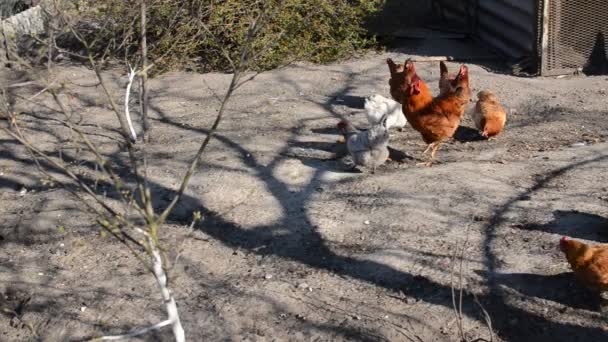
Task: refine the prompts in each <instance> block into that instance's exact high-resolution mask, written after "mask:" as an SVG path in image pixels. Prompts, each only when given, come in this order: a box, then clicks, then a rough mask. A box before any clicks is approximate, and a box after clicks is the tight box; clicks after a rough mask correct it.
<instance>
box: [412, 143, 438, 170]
mask: <svg viewBox="0 0 608 342" xmlns="http://www.w3.org/2000/svg"><path fill="white" fill-rule="evenodd" d="M441 143H442V142H441V141H436V142H433V143H430V144H429V146H428V147H427V148H426V150H424V152H422V154H423V155H424V154H426V153H427V152H428V151H429V150H431V159H430V160H429V161H426V162H423V163H417V164H416V165H418V166H426V167H431V166H432V165H433V162H434V161H435V154H436V153H437V150H439V147H440V146H441Z"/></svg>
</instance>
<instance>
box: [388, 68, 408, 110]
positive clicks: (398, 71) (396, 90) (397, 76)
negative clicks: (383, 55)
mask: <svg viewBox="0 0 608 342" xmlns="http://www.w3.org/2000/svg"><path fill="white" fill-rule="evenodd" d="M386 64H388V70H389V71H390V73H391V78H390V79H389V80H388V85H389V86H390V89H391V90H390V92H391V96H392V97H393V100H395V101H397V102H399V103H403V95H402V94H403V92H402V91H401V90H400V87H401V84H403V78H404V77H405V75H404V71H405V65H404V64H396V63H395V62H393V60H392V59H390V58H388V59H387V60H386Z"/></svg>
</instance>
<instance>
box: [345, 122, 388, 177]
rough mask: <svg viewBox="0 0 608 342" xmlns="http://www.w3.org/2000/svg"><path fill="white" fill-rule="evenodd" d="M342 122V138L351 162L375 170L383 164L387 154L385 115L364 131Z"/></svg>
mask: <svg viewBox="0 0 608 342" xmlns="http://www.w3.org/2000/svg"><path fill="white" fill-rule="evenodd" d="M344 122H345V127H344V128H343V134H344V139H345V140H346V147H347V149H348V153H349V154H350V156H351V157H352V159H353V162H354V163H355V164H356V165H358V166H363V167H366V168H369V169H371V170H372V172H375V170H376V168H377V167H378V166H380V165H382V164H384V162H386V160H387V158H388V156H389V152H388V138H389V135H388V127H387V117H386V115H385V116H384V117H383V118H382V120H381V121H380V123H378V124H376V125H373V126H372V127H370V128H369V129H368V130H366V131H358V130H357V129H356V128H355V127H353V125H352V124H351V123H350V122H348V121H344Z"/></svg>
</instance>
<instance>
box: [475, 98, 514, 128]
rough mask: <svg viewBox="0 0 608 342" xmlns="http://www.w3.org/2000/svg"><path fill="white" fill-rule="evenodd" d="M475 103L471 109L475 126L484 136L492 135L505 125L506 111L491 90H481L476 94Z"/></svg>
mask: <svg viewBox="0 0 608 342" xmlns="http://www.w3.org/2000/svg"><path fill="white" fill-rule="evenodd" d="M477 98H478V100H477V104H476V105H475V111H473V121H475V126H476V127H477V129H478V130H479V132H480V133H481V135H483V136H484V137H486V138H491V137H494V136H496V135H498V134H500V132H502V130H503V129H504V127H505V123H506V122H507V113H506V112H505V110H504V108H503V107H502V106H501V105H500V102H498V97H496V95H494V94H493V93H492V92H490V91H487V90H483V91H480V92H479V93H478V94H477Z"/></svg>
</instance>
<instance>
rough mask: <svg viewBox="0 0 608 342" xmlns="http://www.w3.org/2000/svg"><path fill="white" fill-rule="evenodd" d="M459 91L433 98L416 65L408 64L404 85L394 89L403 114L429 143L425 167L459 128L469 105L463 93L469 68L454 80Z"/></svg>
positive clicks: (404, 73) (464, 68)
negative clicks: (428, 158) (400, 101)
mask: <svg viewBox="0 0 608 342" xmlns="http://www.w3.org/2000/svg"><path fill="white" fill-rule="evenodd" d="M451 83H452V84H453V85H454V89H456V90H455V91H454V92H453V93H449V94H447V95H445V96H439V97H437V98H435V99H433V96H432V95H431V92H430V90H429V88H428V86H427V85H426V83H425V82H424V81H423V80H422V79H420V77H419V76H418V75H417V74H416V68H415V66H414V63H413V62H412V61H410V60H408V61H406V62H405V70H404V72H403V76H402V78H401V83H400V84H399V85H398V86H396V87H395V90H396V91H399V92H400V97H401V99H402V100H403V114H405V118H406V119H407V121H408V122H409V123H410V125H412V127H413V128H414V129H415V130H416V131H418V132H420V134H421V135H422V139H423V140H424V142H425V143H427V144H429V146H428V148H427V149H426V151H425V153H426V152H427V151H428V150H429V149H431V150H432V152H431V160H430V161H429V162H427V163H425V165H427V166H430V165H431V164H432V162H433V161H434V159H435V153H436V152H437V150H438V149H439V146H440V145H441V143H442V142H443V141H445V140H447V139H449V138H451V137H452V136H453V135H454V133H455V132H456V129H457V128H458V126H459V125H460V121H461V119H462V116H463V114H464V108H465V106H466V104H467V102H466V101H465V100H464V98H465V95H464V94H463V93H464V92H465V91H466V90H465V87H468V69H467V67H466V66H464V65H463V66H461V68H460V72H459V73H458V75H456V77H455V78H454V80H452V81H451ZM459 85H466V86H459Z"/></svg>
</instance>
